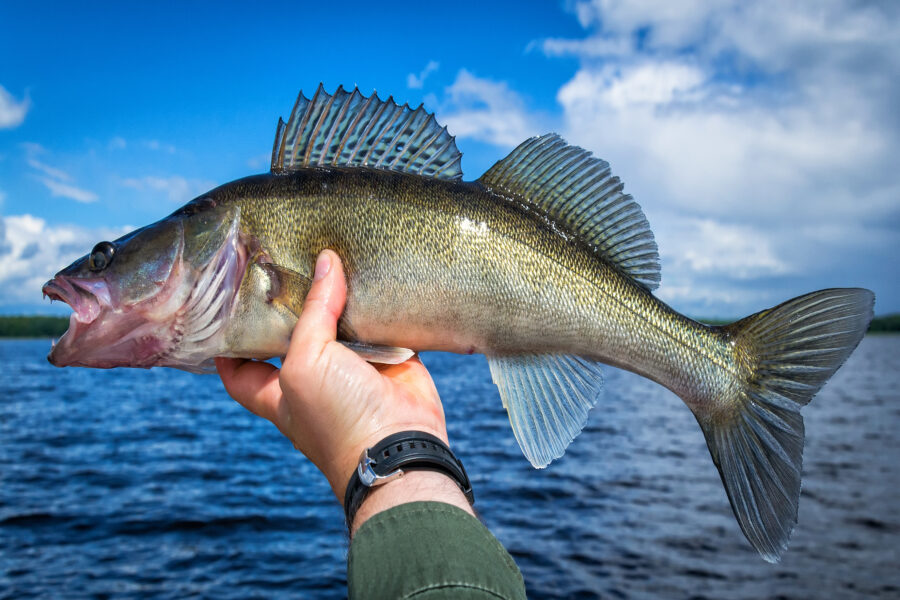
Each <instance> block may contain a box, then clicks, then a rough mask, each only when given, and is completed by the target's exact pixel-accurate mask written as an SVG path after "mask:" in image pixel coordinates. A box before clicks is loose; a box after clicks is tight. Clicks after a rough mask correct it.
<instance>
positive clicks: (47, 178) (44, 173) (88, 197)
mask: <svg viewBox="0 0 900 600" xmlns="http://www.w3.org/2000/svg"><path fill="white" fill-rule="evenodd" d="M22 147H23V148H24V149H25V156H26V158H25V162H26V163H27V164H28V166H30V167H31V168H32V169H34V170H35V171H36V172H37V173H35V174H34V175H35V176H36V177H37V179H38V180H39V181H40V182H41V183H43V184H44V186H45V187H46V188H47V189H48V190H50V194H51V195H52V196H54V197H60V198H68V199H70V200H75V201H76V202H83V203H89V202H96V201H97V194H95V193H94V192H92V191H90V190H86V189H84V188H81V187H78V186H77V185H75V184H74V183H73V182H72V176H71V175H69V174H68V173H67V172H65V171H63V170H62V169H59V168H57V167H54V166H52V165H48V164H47V163H46V162H43V161H40V160H38V159H37V158H35V157H36V156H41V155H44V154H47V150H46V149H44V147H43V146H41V145H40V144H35V143H31V142H26V143H24V144H22ZM38 173H40V175H38Z"/></svg>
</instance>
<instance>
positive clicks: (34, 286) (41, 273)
mask: <svg viewBox="0 0 900 600" xmlns="http://www.w3.org/2000/svg"><path fill="white" fill-rule="evenodd" d="M123 233H125V229H121V228H120V229H114V228H98V229H88V228H84V227H77V226H75V225H49V224H48V223H47V222H46V221H45V220H44V219H40V218H38V217H35V216H32V215H30V214H23V215H12V216H5V217H0V305H11V304H37V303H38V302H39V301H40V298H41V286H42V285H43V284H44V282H46V281H47V280H48V279H50V278H51V277H52V276H53V274H54V273H56V272H57V271H59V270H60V269H62V268H63V267H65V266H66V265H68V264H69V263H71V262H72V261H74V260H75V259H76V258H78V257H80V256H82V255H84V254H86V253H87V252H88V251H89V250H90V249H91V248H92V247H93V246H94V244H96V243H97V242H99V241H101V240H112V239H116V238H118V237H119V236H121V235H122V234H123Z"/></svg>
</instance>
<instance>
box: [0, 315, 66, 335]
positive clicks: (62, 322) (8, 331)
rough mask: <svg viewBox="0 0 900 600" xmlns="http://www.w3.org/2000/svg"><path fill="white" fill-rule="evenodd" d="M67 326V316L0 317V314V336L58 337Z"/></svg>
mask: <svg viewBox="0 0 900 600" xmlns="http://www.w3.org/2000/svg"><path fill="white" fill-rule="evenodd" d="M68 327H69V317H48V316H31V317H2V316H0V337H7V338H44V337H59V336H61V335H62V334H63V333H65V332H66V328H68Z"/></svg>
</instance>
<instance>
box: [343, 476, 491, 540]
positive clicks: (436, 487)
mask: <svg viewBox="0 0 900 600" xmlns="http://www.w3.org/2000/svg"><path fill="white" fill-rule="evenodd" d="M417 501H430V502H443V503H445V504H450V505H453V506H455V507H457V508H460V509H462V510H463V511H465V512H467V513H469V514H470V515H472V516H473V517H474V516H475V511H473V510H472V506H471V505H470V504H469V502H468V500H466V497H465V495H464V494H463V493H462V490H460V489H459V486H458V485H456V483H454V481H453V480H452V479H450V478H449V477H447V476H446V475H444V474H442V473H438V472H437V471H407V472H406V473H404V474H403V476H402V477H399V478H397V479H394V480H393V481H389V482H387V483H385V484H384V485H380V486H377V487H374V488H372V489H371V490H370V491H369V494H368V495H367V496H366V499H365V500H364V501H363V503H362V505H360V507H359V510H358V511H357V512H356V516H355V517H354V519H353V523H351V524H350V536H351V537H353V535H354V534H355V533H356V531H357V530H358V529H359V528H360V527H361V526H362V524H363V523H365V522H366V521H368V520H369V519H370V518H371V517H373V516H375V515H376V514H378V513H380V512H382V511H385V510H388V509H390V508H393V507H395V506H399V505H401V504H406V503H408V502H417Z"/></svg>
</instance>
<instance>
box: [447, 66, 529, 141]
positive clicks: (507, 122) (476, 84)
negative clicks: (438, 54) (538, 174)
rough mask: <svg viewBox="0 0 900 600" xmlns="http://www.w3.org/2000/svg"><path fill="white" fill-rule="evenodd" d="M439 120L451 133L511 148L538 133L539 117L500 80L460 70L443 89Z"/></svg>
mask: <svg viewBox="0 0 900 600" xmlns="http://www.w3.org/2000/svg"><path fill="white" fill-rule="evenodd" d="M439 113H440V115H441V121H442V122H443V123H444V124H445V125H447V128H448V129H449V130H450V131H451V132H453V134H454V135H456V136H457V137H460V138H472V139H476V140H479V141H482V142H488V143H490V144H495V145H498V146H502V147H513V146H517V145H518V144H520V143H521V142H522V141H523V140H525V139H526V138H528V137H531V136H533V135H536V134H538V133H541V131H540V129H539V127H538V123H539V118H538V117H537V116H536V115H534V114H531V113H529V111H528V109H527V108H526V106H525V103H524V101H523V100H522V98H521V97H520V96H519V94H518V93H516V92H515V91H514V90H512V89H510V87H509V86H508V85H507V84H506V83H504V82H500V81H493V80H490V79H484V78H481V77H476V76H475V75H473V74H472V73H470V72H469V71H467V70H465V69H462V70H461V71H460V72H459V73H458V74H457V76H456V80H455V81H454V82H453V84H452V85H451V86H450V87H448V88H447V89H446V90H444V101H443V102H442V103H441V108H440V111H439Z"/></svg>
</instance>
